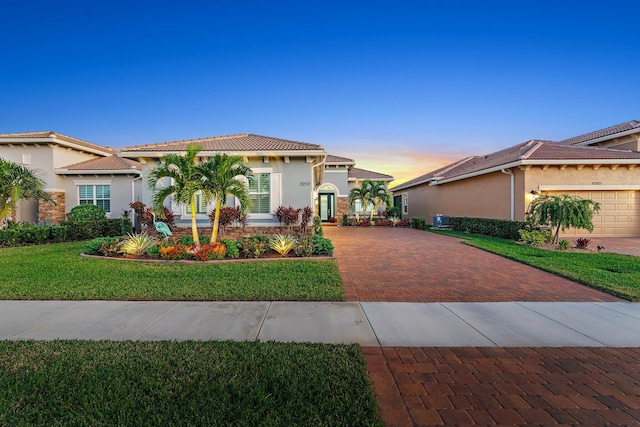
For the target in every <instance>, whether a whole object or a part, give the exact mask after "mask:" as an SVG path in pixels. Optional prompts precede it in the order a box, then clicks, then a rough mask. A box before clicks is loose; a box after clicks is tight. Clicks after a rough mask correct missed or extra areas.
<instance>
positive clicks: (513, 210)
mask: <svg viewBox="0 0 640 427" xmlns="http://www.w3.org/2000/svg"><path fill="white" fill-rule="evenodd" d="M500 172H502V173H504V174H506V175H510V176H511V221H513V220H514V219H515V218H516V200H515V187H516V177H515V175H514V174H513V172H512V171H511V170H510V169H502V170H500Z"/></svg>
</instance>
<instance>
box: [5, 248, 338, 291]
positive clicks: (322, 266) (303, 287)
mask: <svg viewBox="0 0 640 427" xmlns="http://www.w3.org/2000/svg"><path fill="white" fill-rule="evenodd" d="M83 247H84V242H72V243H58V244H51V245H38V246H24V247H17V248H0V271H2V281H1V282H0V299H36V300H51V299H60V300H96V299H99V300H138V301H148V300H162V301H167V300H180V301H222V300H224V301H344V300H345V295H344V289H343V287H342V280H341V278H340V272H339V271H338V266H337V264H336V261H335V260H334V259H309V260H306V259H305V260H296V261H281V260H269V261H254V262H226V263H225V262H221V263H211V264H210V263H207V264H204V263H203V264H178V263H167V264H163V263H142V262H124V261H116V260H109V259H94V258H83V257H80V255H79V254H80V253H81V252H82V248H83Z"/></svg>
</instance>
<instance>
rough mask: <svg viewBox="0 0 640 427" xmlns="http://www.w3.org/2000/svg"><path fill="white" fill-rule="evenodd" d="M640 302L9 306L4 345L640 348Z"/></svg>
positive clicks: (4, 307)
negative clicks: (134, 342) (34, 341)
mask: <svg viewBox="0 0 640 427" xmlns="http://www.w3.org/2000/svg"><path fill="white" fill-rule="evenodd" d="M638 331H640V303H627V302H496V303H386V302H380V303H376V302H371V303H364V302H363V303H357V302H179V301H174V302H172V301H160V302H128V301H0V339H37V340H51V339H58V338H59V339H95V340H99V339H109V340H236V341H245V340H261V341H270V340H273V341H282V342H289V341H311V342H320V343H352V342H354V343H359V344H361V345H363V346H382V347H583V346H584V347H587V346H588V347H602V346H612V347H639V346H640V333H638Z"/></svg>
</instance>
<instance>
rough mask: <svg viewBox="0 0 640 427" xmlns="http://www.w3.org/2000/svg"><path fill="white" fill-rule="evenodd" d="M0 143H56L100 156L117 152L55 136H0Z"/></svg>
mask: <svg viewBox="0 0 640 427" xmlns="http://www.w3.org/2000/svg"><path fill="white" fill-rule="evenodd" d="M0 143H1V144H16V145H18V144H57V145H59V146H61V147H66V148H73V149H74V150H78V151H84V152H85V153H91V154H98V155H100V156H105V157H106V156H112V155H113V154H115V153H116V152H117V150H113V149H110V148H105V149H104V150H100V149H97V148H93V147H86V146H84V145H79V144H75V143H73V142H68V141H62V140H60V139H57V138H51V137H47V138H2V139H0Z"/></svg>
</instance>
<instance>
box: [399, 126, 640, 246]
mask: <svg viewBox="0 0 640 427" xmlns="http://www.w3.org/2000/svg"><path fill="white" fill-rule="evenodd" d="M391 190H392V192H393V195H394V202H395V204H396V206H400V207H401V210H402V214H403V216H404V217H416V216H421V217H425V218H428V219H430V218H432V217H434V216H436V215H438V214H442V215H448V216H455V217H465V216H466V217H477V218H495V219H511V220H519V221H523V220H525V219H526V213H527V210H528V207H529V204H530V203H531V201H532V200H533V198H535V197H537V196H538V195H540V194H550V195H556V194H569V195H574V196H579V197H581V198H584V199H591V200H593V201H595V202H598V203H600V204H601V210H600V212H599V214H597V215H595V216H594V230H593V233H591V235H592V236H600V237H605V236H617V237H625V236H640V122H639V121H636V120H633V121H629V122H626V123H622V124H619V125H616V126H611V127H608V128H606V129H601V130H598V131H595V132H590V133H587V134H584V135H580V136H576V137H573V138H569V139H565V140H562V141H558V142H556V141H540V140H531V141H527V142H524V143H522V144H518V145H515V146H513V147H509V148H506V149H504V150H500V151H497V152H495V153H491V154H487V155H485V156H473V157H467V158H465V159H462V160H459V161H457V162H455V163H452V164H450V165H447V166H445V167H443V168H440V169H438V170H435V171H432V172H429V173H427V174H425V175H422V176H419V177H417V178H415V179H412V180H410V181H408V182H406V183H403V184H401V185H398V186H396V187H394V188H392V189H391ZM584 233H585V231H584V230H581V231H575V230H573V229H571V230H567V233H565V235H569V236H570V235H572V234H584Z"/></svg>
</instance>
